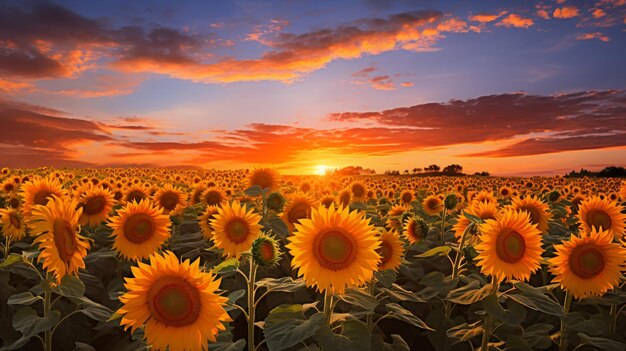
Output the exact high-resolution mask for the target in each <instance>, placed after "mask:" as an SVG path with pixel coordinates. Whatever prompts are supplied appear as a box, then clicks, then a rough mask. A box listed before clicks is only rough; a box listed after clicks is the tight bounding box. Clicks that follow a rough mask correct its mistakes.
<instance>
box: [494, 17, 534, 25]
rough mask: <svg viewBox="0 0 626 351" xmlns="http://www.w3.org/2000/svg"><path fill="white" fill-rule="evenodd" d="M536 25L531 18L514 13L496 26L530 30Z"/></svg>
mask: <svg viewBox="0 0 626 351" xmlns="http://www.w3.org/2000/svg"><path fill="white" fill-rule="evenodd" d="M533 24H535V22H534V21H533V20H532V19H530V18H525V17H522V16H520V15H518V14H515V13H512V14H510V15H508V16H506V17H505V18H503V19H502V20H501V21H500V22H498V23H496V26H504V27H507V28H510V27H515V28H528V27H530V26H532V25H533Z"/></svg>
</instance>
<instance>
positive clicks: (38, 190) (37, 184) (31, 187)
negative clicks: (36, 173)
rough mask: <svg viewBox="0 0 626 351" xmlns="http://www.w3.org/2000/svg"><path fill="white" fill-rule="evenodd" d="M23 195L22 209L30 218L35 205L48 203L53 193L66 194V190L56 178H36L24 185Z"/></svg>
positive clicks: (55, 194) (56, 194) (57, 194)
mask: <svg viewBox="0 0 626 351" xmlns="http://www.w3.org/2000/svg"><path fill="white" fill-rule="evenodd" d="M21 195H22V199H24V206H23V208H22V211H23V213H24V216H25V217H26V218H29V217H30V215H31V210H32V209H33V206H36V205H46V204H47V203H48V201H49V200H50V199H51V198H52V196H53V195H54V196H58V197H62V196H63V195H65V190H63V187H62V186H61V182H59V180H58V179H56V178H53V177H47V178H35V179H33V180H32V181H30V182H26V183H24V184H23V185H22V192H21Z"/></svg>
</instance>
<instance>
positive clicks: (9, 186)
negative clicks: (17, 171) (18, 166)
mask: <svg viewBox="0 0 626 351" xmlns="http://www.w3.org/2000/svg"><path fill="white" fill-rule="evenodd" d="M13 188H14V187H13V184H11V183H8V184H5V185H4V191H6V192H7V193H8V192H10V191H13Z"/></svg>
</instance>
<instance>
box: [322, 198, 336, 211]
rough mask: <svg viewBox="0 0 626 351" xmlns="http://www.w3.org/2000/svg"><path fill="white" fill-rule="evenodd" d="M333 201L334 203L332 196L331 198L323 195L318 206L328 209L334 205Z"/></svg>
mask: <svg viewBox="0 0 626 351" xmlns="http://www.w3.org/2000/svg"><path fill="white" fill-rule="evenodd" d="M335 201H336V199H335V197H334V196H332V195H324V196H322V198H321V199H320V206H324V207H326V208H329V207H330V205H332V204H334V203H335Z"/></svg>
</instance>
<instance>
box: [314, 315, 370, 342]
mask: <svg viewBox="0 0 626 351" xmlns="http://www.w3.org/2000/svg"><path fill="white" fill-rule="evenodd" d="M370 339H371V337H370V334H369V332H368V330H367V325H365V323H363V322H362V321H360V320H358V319H356V318H354V317H351V316H348V318H347V319H346V320H345V321H343V323H342V324H341V334H335V333H333V332H332V331H331V330H330V329H329V328H328V326H327V325H323V326H322V327H321V328H320V329H319V332H318V333H317V335H316V341H317V343H318V344H319V345H320V347H321V349H322V350H324V351H326V350H342V351H344V350H345V351H369V350H370V349H371V342H370Z"/></svg>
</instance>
